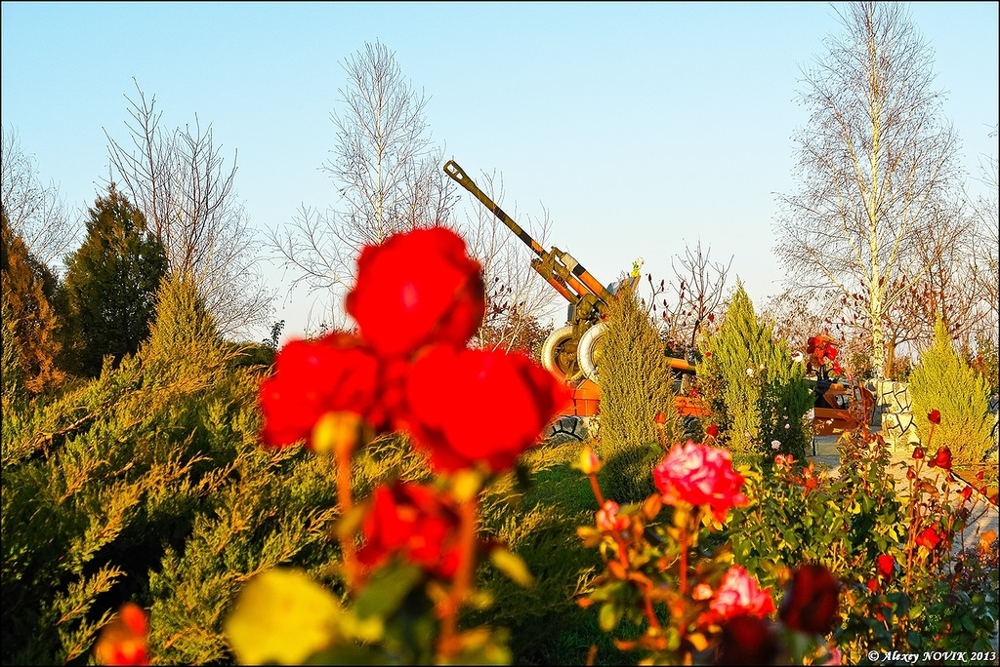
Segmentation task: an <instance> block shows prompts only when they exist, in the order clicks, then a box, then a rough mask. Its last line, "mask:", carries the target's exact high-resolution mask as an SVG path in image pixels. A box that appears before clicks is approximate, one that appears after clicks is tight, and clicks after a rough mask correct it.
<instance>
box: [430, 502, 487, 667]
mask: <svg viewBox="0 0 1000 667" xmlns="http://www.w3.org/2000/svg"><path fill="white" fill-rule="evenodd" d="M476 498H477V496H473V497H472V498H469V499H468V500H464V501H462V502H461V504H460V505H459V521H460V523H459V536H458V539H459V562H458V571H457V572H456V573H455V580H454V583H453V584H452V589H451V594H450V595H449V596H448V597H447V598H446V599H445V600H443V601H442V604H441V605H440V606H439V612H440V613H441V615H442V619H441V625H442V627H441V638H440V640H439V643H438V652H439V653H440V655H441V656H442V657H443V658H445V659H447V658H451V657H453V656H454V655H455V654H456V653H457V652H458V650H459V648H460V643H459V641H458V612H459V609H460V608H461V606H462V603H463V602H464V601H465V597H466V595H468V592H469V588H470V585H471V583H472V573H473V562H474V560H475V559H474V555H475V554H474V552H475V549H476V519H477V515H478V511H479V507H478V504H477V502H476Z"/></svg>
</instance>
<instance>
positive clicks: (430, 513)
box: [358, 482, 459, 578]
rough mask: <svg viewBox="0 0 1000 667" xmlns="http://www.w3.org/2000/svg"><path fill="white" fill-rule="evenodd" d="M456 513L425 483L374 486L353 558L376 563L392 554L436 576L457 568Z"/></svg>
mask: <svg viewBox="0 0 1000 667" xmlns="http://www.w3.org/2000/svg"><path fill="white" fill-rule="evenodd" d="M458 527H459V518H458V513H457V510H456V508H455V507H454V506H453V505H452V504H451V502H450V501H449V500H448V499H447V498H445V497H443V496H441V494H439V493H438V492H437V491H435V490H434V489H432V488H431V487H428V486H422V485H419V484H407V483H403V482H397V483H395V484H393V485H392V486H379V487H377V488H376V489H375V491H374V492H373V493H372V505H371V508H370V509H369V511H368V513H367V514H366V515H365V519H364V523H363V525H362V535H363V536H364V540H365V542H364V545H363V546H362V547H361V549H360V550H359V551H358V560H359V561H360V562H361V563H363V564H364V565H368V566H377V565H381V564H382V563H383V562H385V561H387V560H389V559H390V558H392V557H393V556H394V555H398V556H401V557H402V558H404V559H406V560H407V561H409V562H411V563H414V564H415V565H419V566H421V567H422V568H424V569H425V570H427V571H428V572H431V573H433V574H436V575H438V576H440V577H444V578H449V577H452V576H454V574H455V572H456V571H457V569H458V560H459V546H458Z"/></svg>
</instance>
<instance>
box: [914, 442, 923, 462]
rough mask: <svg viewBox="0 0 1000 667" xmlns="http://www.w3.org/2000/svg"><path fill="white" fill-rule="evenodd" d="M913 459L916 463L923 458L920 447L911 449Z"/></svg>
mask: <svg viewBox="0 0 1000 667" xmlns="http://www.w3.org/2000/svg"><path fill="white" fill-rule="evenodd" d="M913 458H915V459H917V460H918V461H919V460H920V459H922V458H924V448H923V447H921V446H920V445H917V446H916V447H915V448H914V449H913Z"/></svg>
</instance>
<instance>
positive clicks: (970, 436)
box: [909, 315, 997, 465]
mask: <svg viewBox="0 0 1000 667" xmlns="http://www.w3.org/2000/svg"><path fill="white" fill-rule="evenodd" d="M909 392H910V400H911V405H912V409H913V421H914V422H915V423H916V425H917V429H918V430H919V431H920V433H921V439H922V440H923V442H924V444H925V446H927V445H928V443H927V440H928V437H929V434H930V428H931V423H930V421H929V419H928V415H929V414H930V412H931V411H932V410H937V411H938V412H939V413H940V415H941V423H940V424H937V425H936V426H935V427H934V436H933V438H932V439H931V441H930V443H929V446H930V447H931V449H933V450H935V451H936V450H937V448H938V447H945V446H947V447H948V448H949V449H950V450H951V455H952V460H953V461H954V462H955V463H956V464H963V463H964V464H981V463H983V461H984V460H985V458H986V455H987V453H989V452H991V453H992V458H991V460H992V462H993V464H994V465H995V464H996V462H997V450H996V446H995V444H996V443H995V442H994V441H993V438H992V437H991V435H990V431H991V428H992V426H993V417H992V415H991V414H990V411H989V403H988V401H989V397H988V393H989V388H988V386H987V382H986V378H985V377H984V376H983V374H982V373H977V372H976V371H975V369H973V368H972V367H971V366H969V365H968V364H967V363H966V362H965V361H964V360H963V359H962V357H961V355H960V354H959V353H958V351H957V350H956V349H955V347H954V346H953V345H952V342H951V338H950V337H949V336H948V329H947V327H946V326H945V324H944V321H943V320H942V318H941V316H940V315H938V318H937V323H936V324H935V325H934V343H933V345H931V347H929V348H928V349H927V350H925V351H924V353H923V354H921V355H920V362H919V365H918V366H917V367H916V368H915V369H914V370H913V372H912V373H911V374H910V384H909ZM932 454H933V452H932Z"/></svg>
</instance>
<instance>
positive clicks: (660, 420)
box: [653, 412, 667, 426]
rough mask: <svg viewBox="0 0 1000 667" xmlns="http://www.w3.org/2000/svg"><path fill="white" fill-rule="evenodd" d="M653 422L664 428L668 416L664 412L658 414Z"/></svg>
mask: <svg viewBox="0 0 1000 667" xmlns="http://www.w3.org/2000/svg"><path fill="white" fill-rule="evenodd" d="M653 421H654V422H656V425H657V426H663V425H664V424H666V423H667V416H666V415H665V414H663V413H662V412H657V413H656V416H655V417H653Z"/></svg>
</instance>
